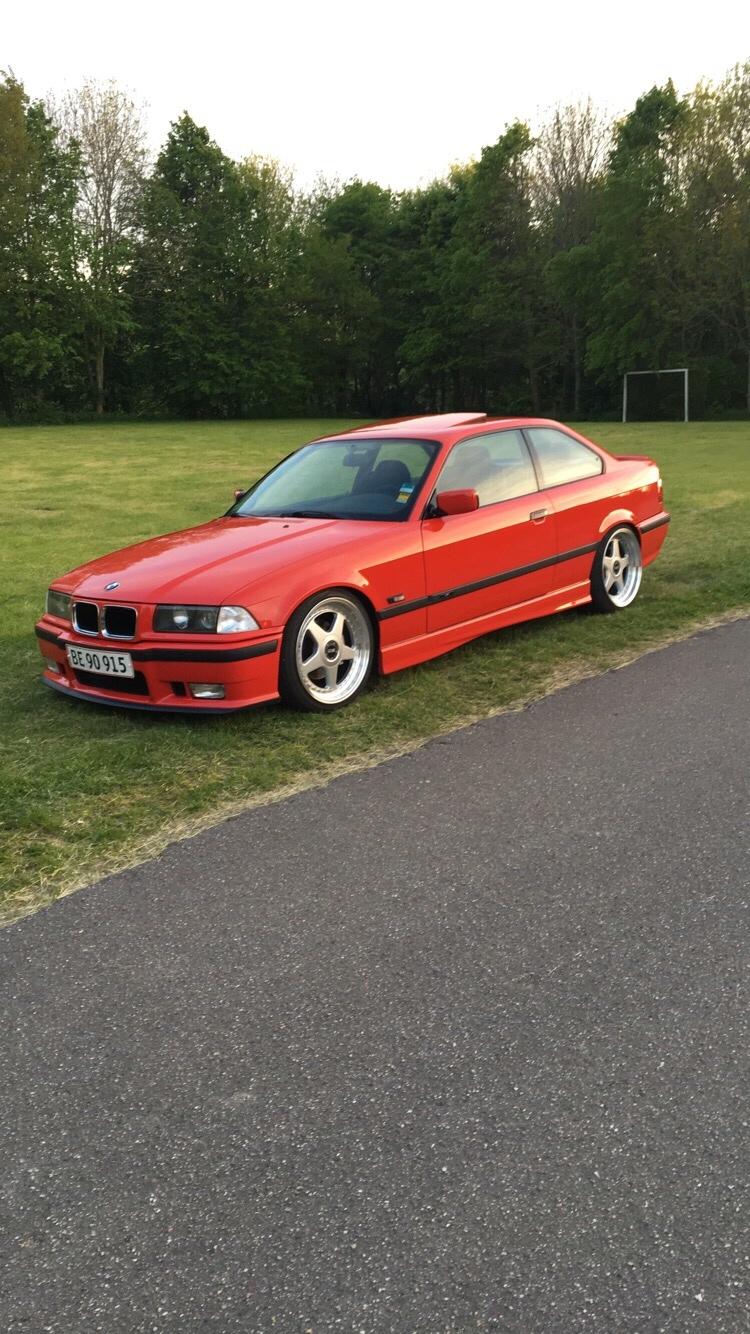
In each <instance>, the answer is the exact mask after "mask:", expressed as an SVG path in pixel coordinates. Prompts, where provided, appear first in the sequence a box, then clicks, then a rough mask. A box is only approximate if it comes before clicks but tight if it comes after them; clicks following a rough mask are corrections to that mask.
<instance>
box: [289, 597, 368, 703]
mask: <svg viewBox="0 0 750 1334" xmlns="http://www.w3.org/2000/svg"><path fill="white" fill-rule="evenodd" d="M374 659H375V635H374V632H373V628H372V623H371V621H370V617H369V616H368V614H367V612H366V611H365V608H364V606H363V605H362V603H361V602H360V600H359V598H358V597H357V596H356V594H353V593H349V592H348V591H346V590H345V589H330V590H329V591H328V592H327V593H317V594H315V595H314V596H313V597H311V598H308V599H307V601H306V602H303V604H302V606H301V607H298V608H297V610H296V611H295V613H294V615H293V616H292V617H291V619H290V620H289V623H288V625H287V627H286V630H285V631H284V640H283V643H282V646H281V670H280V675H279V689H280V692H281V697H282V699H283V700H284V701H285V702H286V703H287V704H291V705H292V706H293V707H294V708H296V709H308V710H317V711H318V712H320V713H327V712H329V711H330V710H331V709H340V708H341V707H342V705H344V704H350V703H351V701H352V700H353V699H354V698H355V697H356V696H357V695H358V694H359V693H360V691H362V690H363V689H364V687H365V685H366V684H367V681H368V679H369V677H370V674H371V672H372V668H373V662H374Z"/></svg>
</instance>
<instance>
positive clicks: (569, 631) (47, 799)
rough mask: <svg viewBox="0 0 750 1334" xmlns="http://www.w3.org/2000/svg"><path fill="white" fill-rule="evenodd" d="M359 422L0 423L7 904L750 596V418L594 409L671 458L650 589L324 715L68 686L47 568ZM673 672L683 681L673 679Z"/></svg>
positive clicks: (633, 442) (39, 897) (665, 465)
mask: <svg viewBox="0 0 750 1334" xmlns="http://www.w3.org/2000/svg"><path fill="white" fill-rule="evenodd" d="M345 424H346V423H343V422H340V423H334V422H322V421H307V422H271V423H263V422H246V423H242V422H240V423H236V422H229V423H210V424H205V423H188V424H185V423H176V424H171V425H141V426H133V425H128V424H115V425H108V426H101V427H100V426H75V427H74V426H71V427H42V428H32V427H26V428H22V429H6V430H4V431H2V432H0V457H1V458H2V466H1V468H0V477H2V490H3V503H2V520H1V522H2V550H3V561H2V569H3V574H2V585H1V587H2V594H1V595H0V596H2V606H3V613H2V620H1V633H2V638H1V639H0V690H1V692H2V694H1V706H2V735H1V736H0V745H1V747H2V772H1V773H0V831H1V833H0V841H1V851H0V898H2V899H4V901H5V911H6V915H9V916H10V915H13V914H15V913H17V912H19V911H23V910H24V909H25V908H27V907H28V906H31V905H34V904H37V903H41V902H45V901H47V900H49V899H51V898H53V897H55V895H56V894H58V893H60V892H61V891H62V890H63V889H65V888H70V887H71V886H72V885H75V884H78V883H81V882H82V881H84V880H85V879H87V878H88V879H89V880H90V879H92V878H95V877H97V876H99V875H101V874H102V873H104V872H105V871H108V870H111V869H113V868H114V867H116V866H118V865H123V864H125V863H127V862H128V861H132V860H136V859H137V858H138V857H139V856H142V855H145V854H146V853H147V852H148V851H154V850H158V848H159V847H160V846H162V845H163V843H164V842H166V841H168V839H169V837H170V836H173V835H174V834H175V833H179V832H180V831H184V830H185V829H186V828H190V827H193V826H196V825H198V824H200V823H201V822H204V823H205V822H206V821H207V820H208V819H210V818H211V816H212V815H213V814H217V813H220V812H221V811H223V810H226V809H227V808H228V806H230V805H231V804H232V803H237V804H241V803H243V802H249V801H251V800H253V799H257V798H259V797H261V796H262V795H263V794H264V793H268V792H270V791H273V790H274V789H277V788H279V787H280V786H283V785H286V784H293V783H295V782H297V781H299V780H301V779H309V778H310V777H311V776H315V775H320V776H324V775H325V773H326V771H328V770H330V768H331V767H332V766H339V765H342V764H345V763H347V762H350V763H356V762H358V761H362V760H366V759H367V757H368V756H372V755H374V754H377V753H382V752H384V751H389V750H393V749H398V748H399V747H403V746H407V745H409V744H413V743H414V742H415V741H417V740H418V739H419V738H421V737H425V736H429V735H430V734H432V733H435V732H438V731H440V730H443V729H445V728H448V727H450V726H451V725H454V724H456V723H459V722H460V721H461V720H464V719H468V718H471V717H476V716H481V715H483V714H486V713H489V712H490V711H491V710H494V709H497V708H498V707H503V706H508V705H511V704H514V703H517V702H520V701H523V700H527V699H529V698H531V697H533V696H536V695H539V694H541V693H543V692H544V691H545V690H547V689H549V688H550V687H551V686H552V685H553V684H555V683H556V682H558V681H560V680H562V679H566V678H568V677H571V676H572V677H575V676H576V675H580V674H582V673H585V672H587V671H591V670H596V669H599V668H604V667H606V666H607V665H612V664H614V663H617V662H620V661H622V660H623V659H624V658H626V657H629V656H633V655H634V654H635V653H637V652H639V651H641V650H644V649H646V648H648V647H651V646H654V645H656V644H658V643H660V642H664V641H665V640H668V639H669V638H671V637H673V636H675V635H676V634H680V633H685V632H686V630H688V629H689V628H690V627H692V626H694V625H698V624H700V623H702V622H705V621H707V620H709V619H711V618H712V617H715V616H718V615H722V614H726V613H728V612H730V611H732V610H733V609H740V608H745V607H750V561H748V536H749V535H750V428H748V426H747V425H746V424H741V423H720V424H695V425H690V426H687V427H686V426H684V425H681V424H680V425H674V426H672V425H658V426H656V425H632V426H628V427H621V426H612V425H601V424H600V425H596V426H592V427H589V428H586V427H585V426H584V427H583V430H584V431H586V430H587V429H588V433H589V434H591V435H592V436H593V437H594V438H595V439H598V440H600V441H601V442H602V444H604V445H606V446H608V447H609V448H611V449H613V450H615V451H616V452H618V451H619V452H621V453H650V454H652V455H653V456H654V457H655V458H656V459H657V460H658V462H659V463H660V465H661V468H662V474H663V476H664V479H665V488H666V504H667V506H668V508H669V509H670V511H671V512H672V515H673V523H672V527H671V531H670V535H669V537H668V540H667V544H666V547H665V549H664V552H663V553H662V555H661V557H660V558H659V560H658V561H657V563H656V564H655V566H654V567H653V568H652V569H650V570H649V571H647V573H646V576H645V579H644V586H643V591H642V593H641V596H640V598H639V600H638V602H637V603H636V604H635V606H634V607H633V608H631V609H630V610H629V611H628V612H626V613H624V614H621V615H619V616H609V617H597V616H592V615H587V614H583V613H580V612H578V613H575V612H574V613H570V614H566V615H563V616H557V617H552V618H550V619H548V620H546V621H537V622H534V623H531V624H529V625H527V626H521V627H518V628H516V629H513V630H507V631H503V632H501V633H499V634H494V635H490V636H488V637H486V638H485V639H483V640H479V641H476V642H475V643H474V644H472V645H469V646H467V647H466V648H463V649H460V650H459V651H457V652H455V653H453V654H451V655H449V656H447V657H445V658H442V659H439V660H438V661H436V662H434V663H431V664H428V665H426V666H424V667H421V668H417V669H414V670H411V671H407V672H403V673H400V674H398V675H396V676H392V677H389V678H387V679H385V680H383V681H381V682H380V683H378V684H377V685H376V686H375V688H374V689H372V690H371V691H370V692H369V693H368V694H367V695H365V696H364V698H363V699H362V700H361V701H360V702H358V703H357V704H355V705H354V706H353V707H352V708H350V709H348V710H344V711H343V712H341V713H337V714H335V715H334V716H332V717H329V718H323V717H320V716H319V715H298V714H294V713H290V712H287V711H286V710H284V709H282V708H280V707H278V706H275V705H274V706H268V707H265V708H262V709H258V710H256V711H252V712H250V713H241V714H237V715H235V716H233V717H232V716H230V717H227V718H222V719H213V720H209V719H185V718H182V717H171V716H168V715H164V716H148V715H139V714H137V713H131V712H122V713H120V712H118V711H115V710H108V709H107V710H105V709H98V708H92V707H89V706H86V705H81V704H76V703H74V702H69V701H67V700H64V699H61V698H60V697H59V696H57V695H54V694H53V693H52V692H50V691H48V690H47V689H46V688H45V687H44V686H43V685H42V684H41V681H40V661H39V655H38V651H37V648H36V644H35V641H34V635H33V626H34V620H35V618H36V616H37V615H38V614H39V612H40V610H41V608H42V605H43V601H44V593H45V589H46V587H47V584H48V583H49V581H50V579H51V578H52V577H53V576H55V575H57V574H60V573H62V572H63V571H65V570H67V569H70V568H71V567H72V566H74V565H77V564H79V563H80V562H81V561H83V560H84V559H88V558H90V557H92V556H94V555H98V554H101V553H103V552H106V551H108V550H111V549H113V548H115V547H117V546H120V545H124V544H127V543H129V542H134V541H137V540H138V539H140V538H144V537H147V536H149V535H153V534H155V533H160V532H165V531H168V530H170V529H174V528H181V527H187V526H188V525H190V524H194V523H199V522H201V521H202V520H204V519H208V518H210V517H211V516H213V515H215V514H217V513H220V512H221V511H222V510H223V509H225V508H226V506H227V504H228V503H229V501H230V500H231V496H232V492H233V489H234V487H236V486H240V485H242V484H246V483H248V482H249V481H251V480H252V479H253V478H254V477H255V476H257V475H258V474H259V473H260V472H261V471H262V470H264V469H265V468H266V467H267V466H268V465H269V464H270V463H272V462H273V461H274V460H275V459H277V458H279V457H281V456H282V455H283V454H285V453H286V452H288V450H289V449H290V448H292V447H293V446H294V445H295V444H297V443H299V442H301V441H303V440H305V439H309V438H311V437H312V436H314V435H318V434H320V433H322V432H324V431H327V430H333V429H342V428H343V427H344V426H345ZM675 685H676V688H677V689H678V688H679V682H677V683H675Z"/></svg>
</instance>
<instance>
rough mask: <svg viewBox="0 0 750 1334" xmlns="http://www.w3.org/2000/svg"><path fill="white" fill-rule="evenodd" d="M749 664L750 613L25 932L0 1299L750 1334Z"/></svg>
mask: <svg viewBox="0 0 750 1334" xmlns="http://www.w3.org/2000/svg"><path fill="white" fill-rule="evenodd" d="M749 682H750V621H744V622H737V623H735V624H733V625H729V626H725V627H723V628H721V629H716V630H713V631H711V632H708V633H705V634H701V635H698V636H697V637H695V638H694V639H692V640H689V641H686V642H684V643H682V644H678V645H676V646H673V647H671V648H668V649H665V650H663V651H661V652H659V653H656V654H652V655H650V656H648V657H645V658H643V659H641V660H640V661H639V662H638V663H636V664H635V665H633V666H631V667H627V668H625V669H623V670H620V671H617V672H611V673H609V674H607V675H605V676H601V677H599V678H597V679H595V680H591V681H588V682H586V683H584V684H582V685H578V686H575V687H572V688H570V689H567V690H564V691H562V692H560V693H559V694H557V695H554V696H552V697H551V698H549V699H547V700H544V701H541V702H540V703H538V704H535V705H534V706H533V707H531V708H529V709H527V710H525V711H524V712H522V713H519V714H511V715H507V716H504V717H499V718H496V719H493V720H489V721H486V722H482V723H480V724H477V725H476V726H473V727H470V728H468V729H466V730H465V731H462V732H459V733H456V734H455V735H454V736H452V737H450V738H449V739H447V740H441V741H435V742H432V743H430V744H429V745H427V746H426V747H425V748H424V749H422V750H419V751H418V752H416V753H414V754H412V755H410V756H408V757H405V758H401V759H397V760H395V761H392V762H389V763H387V764H384V765H382V766H381V767H380V768H378V769H375V770H371V771H368V772H364V773H360V774H352V775H349V776H347V777H344V778H341V779H339V780H337V781H336V782H334V783H332V784H331V785H330V786H329V787H327V788H325V789H323V790H318V791H310V792H306V793H304V794H301V795H299V796H296V797H294V798H291V799H289V800H286V801H284V802H281V803H279V804H277V805H273V806H268V807H265V808H262V809H258V810H255V811H251V812H248V813H247V814H245V815H242V816H240V817H239V818H237V819H234V820H232V821H230V822H228V823H225V824H223V825H221V826H219V827H218V828H216V829H214V830H212V831H210V832H208V833H205V834H202V835H200V836H199V837H197V838H195V839H193V840H190V841H187V842H184V843H181V844H178V845H175V846H173V847H172V848H170V849H169V850H168V851H167V852H166V853H165V854H164V855H163V856H162V857H161V858H159V859H158V860H157V861H155V862H152V863H149V864H148V865H144V866H142V867H140V868H138V869H136V870H133V871H129V872H127V873H126V874H123V875H118V876H115V877H112V878H110V879H108V880H105V881H103V882H102V883H100V884H99V885H96V886H94V887H92V888H91V889H90V890H86V891H83V892H81V893H78V894H76V895H74V896H73V897H72V898H70V899H68V900H65V901H63V902H60V903H58V904H56V905H55V906H53V907H52V908H50V909H49V910H47V911H45V912H42V913H40V914H38V915H37V916H36V917H33V918H30V919H27V920H26V921H23V922H20V923H18V924H16V925H15V926H13V927H10V928H9V929H8V930H6V931H5V932H2V933H1V934H0V977H1V979H2V995H3V1004H4V1015H5V1018H4V1021H3V1028H2V1036H1V1039H0V1041H1V1044H2V1048H1V1050H2V1054H1V1055H0V1060H1V1061H2V1065H1V1066H0V1073H1V1075H2V1088H1V1091H0V1097H1V1100H2V1140H1V1147H0V1155H1V1157H2V1166H1V1169H0V1250H1V1257H0V1265H1V1266H2V1270H1V1272H2V1278H1V1279H0V1328H1V1329H2V1330H4V1331H6V1330H7V1331H13V1334H16V1332H17V1331H24V1332H27V1331H42V1330H51V1331H55V1332H57V1331H60V1334H73V1332H74V1331H87V1332H88V1331H94V1330H96V1331H98V1330H102V1331H106V1334H111V1332H112V1331H120V1330H126V1331H151V1330H154V1331H156V1330H159V1331H160V1330H170V1331H171V1330H180V1331H193V1330H242V1331H253V1332H255V1331H264V1332H265V1331H283V1332H284V1334H286V1331H306V1330H312V1331H315V1334H321V1332H322V1331H328V1330H346V1331H359V1330H362V1331H366V1334H371V1331H388V1330H395V1331H428V1332H429V1334H438V1332H439V1331H471V1330H487V1329H499V1330H511V1331H523V1334H528V1332H530V1331H543V1332H544V1334H547V1332H548V1331H557V1330H559V1331H565V1332H566V1334H571V1332H572V1331H588V1330H592V1331H597V1334H601V1331H610V1330H627V1331H639V1334H642V1332H643V1331H650V1330H654V1331H657V1330H665V1331H682V1330H689V1331H693V1330H696V1331H698V1330H699V1331H710V1334H718V1332H719V1331H723V1330H732V1331H737V1330H750V1291H749V1290H748V1289H749V1287H750V1199H749V1198H748V1196H749V1190H748V1179H749V1175H750V1057H749V1051H750V1022H749V1015H748V1000H749V998H750V978H749V977H748V957H749V955H748V950H749V947H750V921H749V919H748V898H749V897H750V860H749V856H748V852H749V848H748V842H749V839H748V830H749V826H750V822H749V820H748V814H749V810H748V801H749V798H748V757H749V756H750V744H749V742H750V705H749V695H750V692H749V690H748V685H749ZM248 733H249V738H250V741H251V738H252V718H249V719H248Z"/></svg>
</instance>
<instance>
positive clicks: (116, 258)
mask: <svg viewBox="0 0 750 1334" xmlns="http://www.w3.org/2000/svg"><path fill="white" fill-rule="evenodd" d="M59 114H60V119H61V122H62V124H63V126H64V133H65V138H66V140H67V142H68V143H69V144H71V145H76V146H77V148H78V151H79V153H80V157H81V163H82V167H83V171H82V176H81V180H80V184H79V191H78V199H77V205H76V214H77V218H78V222H79V226H80V248H79V253H80V281H81V288H82V296H83V303H84V310H85V331H86V339H87V342H88V344H89V346H90V349H91V357H92V361H93V379H94V386H95V403H96V412H97V414H98V415H101V413H103V411H104V405H105V357H106V354H107V353H108V352H109V351H111V349H112V348H113V347H114V345H115V343H116V342H117V339H118V336H119V335H120V334H121V333H122V332H123V331H124V330H128V329H129V328H130V327H131V322H130V300H129V295H128V292H127V288H126V284H125V279H126V276H127V272H128V266H129V264H130V261H131V258H132V251H133V241H134V237H135V232H136V228H137V223H138V206H139V202H140V194H141V189H142V186H143V176H144V169H145V162H146V152H145V146H144V132H143V127H142V124H141V118H140V113H139V111H138V109H137V107H136V106H135V104H134V102H133V101H132V100H131V99H130V98H129V97H128V95H127V94H126V93H125V92H123V90H122V89H120V88H118V87H117V85H116V84H115V83H112V82H109V83H103V84H99V83H94V82H93V81H91V80H89V81H87V82H86V83H84V84H83V85H82V87H81V88H79V89H78V90H77V91H76V92H74V93H70V94H69V95H68V96H67V97H66V98H65V99H64V101H63V102H62V104H61V106H60V111H59Z"/></svg>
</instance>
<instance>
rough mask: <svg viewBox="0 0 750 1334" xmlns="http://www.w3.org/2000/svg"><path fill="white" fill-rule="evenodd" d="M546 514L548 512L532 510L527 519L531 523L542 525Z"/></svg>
mask: <svg viewBox="0 0 750 1334" xmlns="http://www.w3.org/2000/svg"><path fill="white" fill-rule="evenodd" d="M548 514H549V510H532V511H531V514H530V515H529V518H530V519H531V522H532V523H544V520H545V519H546V517H547V515H548Z"/></svg>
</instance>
